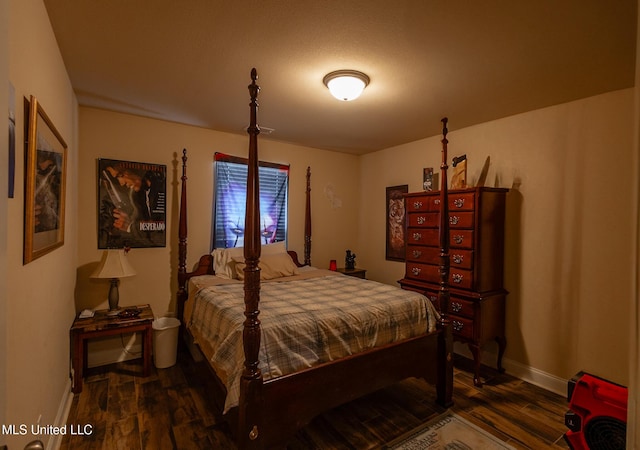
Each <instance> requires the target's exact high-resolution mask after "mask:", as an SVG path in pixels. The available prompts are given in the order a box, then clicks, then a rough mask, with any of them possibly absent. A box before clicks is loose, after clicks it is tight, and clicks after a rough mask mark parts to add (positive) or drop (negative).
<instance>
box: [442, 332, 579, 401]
mask: <svg viewBox="0 0 640 450" xmlns="http://www.w3.org/2000/svg"><path fill="white" fill-rule="evenodd" d="M454 352H455V353H457V354H459V355H461V356H464V357H465V358H469V359H473V355H472V354H471V352H470V351H469V349H468V348H467V346H466V345H464V346H463V345H458V344H456V345H455V347H454ZM482 356H483V357H482V361H481V362H482V364H485V365H487V366H489V367H495V366H496V361H497V358H498V355H497V353H493V352H490V351H484V352H483V353H482ZM502 367H503V368H504V370H505V371H506V372H507V373H508V374H509V375H513V376H514V377H516V378H518V379H520V380H523V381H526V382H527V383H531V384H533V385H535V386H538V387H541V388H543V389H546V390H547V391H550V392H553V393H555V394H559V395H562V396H566V395H567V382H568V380H566V379H564V378H560V377H557V376H555V375H552V374H550V373H547V372H544V371H542V370H539V369H536V368H535V367H531V366H527V365H526V364H522V363H520V362H518V361H514V360H512V359H509V358H502Z"/></svg>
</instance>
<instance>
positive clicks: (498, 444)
mask: <svg viewBox="0 0 640 450" xmlns="http://www.w3.org/2000/svg"><path fill="white" fill-rule="evenodd" d="M382 449H383V450H427V449H428V450H435V449H446V450H480V449H509V450H515V449H514V447H512V446H510V445H508V444H506V443H505V442H503V441H501V440H500V439H498V438H496V437H494V436H492V435H491V434H489V433H487V432H486V431H484V430H483V429H482V428H479V427H477V426H476V425H474V424H472V423H471V422H469V421H467V420H465V419H463V418H462V417H460V416H458V415H457V414H454V413H452V412H447V413H444V414H442V415H440V416H438V417H436V418H435V419H432V420H430V421H429V422H427V423H426V424H424V425H422V426H420V427H418V428H417V429H415V430H413V431H411V432H409V433H407V434H405V435H404V436H401V437H399V438H398V439H395V440H394V441H393V442H390V443H389V444H387V445H385V446H384V447H382Z"/></svg>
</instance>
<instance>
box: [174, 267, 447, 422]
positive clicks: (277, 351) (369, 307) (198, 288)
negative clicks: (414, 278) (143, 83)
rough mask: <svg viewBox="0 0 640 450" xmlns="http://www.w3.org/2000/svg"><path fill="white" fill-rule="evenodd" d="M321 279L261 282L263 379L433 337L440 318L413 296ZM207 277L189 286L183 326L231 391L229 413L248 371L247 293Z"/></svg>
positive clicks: (337, 278)
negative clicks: (422, 336)
mask: <svg viewBox="0 0 640 450" xmlns="http://www.w3.org/2000/svg"><path fill="white" fill-rule="evenodd" d="M318 272H319V273H320V274H322V273H324V274H325V275H323V276H313V277H308V276H307V277H287V278H286V279H289V278H291V279H293V280H292V281H278V282H264V283H262V285H261V290H260V307H259V309H260V315H259V320H260V322H261V329H262V338H261V344H260V354H259V360H260V365H259V367H260V370H261V371H262V374H263V377H264V379H270V378H273V377H278V376H281V375H286V374H289V373H293V372H295V371H297V370H300V369H303V368H307V367H311V366H314V365H317V364H319V363H323V362H327V361H332V360H335V359H338V358H341V357H344V356H347V355H351V354H354V353H358V352H360V351H362V350H365V349H370V348H373V347H377V346H381V345H385V344H388V343H391V342H394V341H399V340H403V339H407V338H410V337H413V336H417V335H419V334H423V333H425V332H427V331H433V330H435V326H436V321H437V317H436V316H437V312H436V311H435V308H433V306H432V305H431V302H430V301H429V300H428V299H427V298H426V297H424V296H422V295H420V294H418V293H416V292H412V291H406V290H402V289H399V288H396V287H394V286H389V285H386V284H382V283H378V282H375V281H370V280H363V279H360V278H354V277H349V276H340V275H339V276H336V275H328V276H327V275H326V271H318ZM206 278H208V277H195V278H194V279H192V283H191V285H190V291H192V292H190V300H189V301H191V300H193V304H192V305H190V306H191V308H190V317H188V318H187V317H186V318H185V319H186V323H187V326H188V328H189V329H190V331H191V333H192V334H193V336H194V338H195V339H196V342H197V343H198V345H199V346H200V347H201V349H202V350H203V352H204V353H205V355H206V356H207V357H208V358H210V361H211V363H212V365H213V367H214V369H215V370H216V373H217V374H218V376H219V377H220V379H221V381H222V382H223V383H224V384H225V386H226V387H227V399H226V403H225V412H226V411H227V410H228V409H229V408H231V407H233V406H236V405H237V404H238V398H239V384H240V377H241V375H242V371H243V367H244V352H243V346H242V330H243V325H242V324H243V322H244V320H245V316H244V314H243V313H244V290H243V284H242V283H240V282H236V283H229V282H225V283H224V284H220V285H216V284H214V285H211V281H208V280H207V279H206ZM282 280H285V279H282Z"/></svg>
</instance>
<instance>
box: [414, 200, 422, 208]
mask: <svg viewBox="0 0 640 450" xmlns="http://www.w3.org/2000/svg"><path fill="white" fill-rule="evenodd" d="M420 208H422V202H421V201H415V202H413V209H420Z"/></svg>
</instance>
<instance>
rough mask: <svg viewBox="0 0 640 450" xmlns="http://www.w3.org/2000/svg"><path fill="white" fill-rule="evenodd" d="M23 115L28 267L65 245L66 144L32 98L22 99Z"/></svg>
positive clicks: (26, 257) (24, 261) (25, 226)
mask: <svg viewBox="0 0 640 450" xmlns="http://www.w3.org/2000/svg"><path fill="white" fill-rule="evenodd" d="M25 112H26V116H27V121H26V127H25V128H26V130H27V142H26V144H27V145H26V146H27V149H26V165H25V196H24V211H25V212H24V252H23V263H24V264H27V263H30V262H31V261H33V260H34V259H37V258H39V257H41V256H43V255H46V254H47V253H49V252H51V251H53V250H55V249H56V248H58V247H61V246H62V245H64V218H65V217H64V203H65V179H66V176H67V173H66V171H67V169H66V164H67V144H66V143H65V142H64V139H62V136H60V133H58V130H56V128H55V127H54V126H53V123H52V122H51V119H49V117H48V116H47V114H46V113H45V112H44V109H42V106H40V104H39V103H38V100H37V99H36V98H35V97H34V96H31V99H30V100H29V101H27V100H26V99H25Z"/></svg>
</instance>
